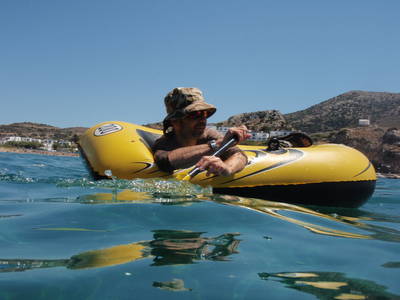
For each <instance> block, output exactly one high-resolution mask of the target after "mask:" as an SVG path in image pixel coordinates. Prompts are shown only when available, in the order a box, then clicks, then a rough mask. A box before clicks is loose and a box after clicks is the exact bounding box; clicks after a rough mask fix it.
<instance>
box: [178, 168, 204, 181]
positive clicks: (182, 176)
mask: <svg viewBox="0 0 400 300" xmlns="http://www.w3.org/2000/svg"><path fill="white" fill-rule="evenodd" d="M188 170H189V169H185V170H183V171H182V172H180V173H178V174H177V175H176V176H175V178H176V179H178V180H183V181H189V180H190V179H192V177H193V176H195V175H197V174H198V173H199V172H200V169H199V168H196V167H195V168H192V169H191V170H190V171H188Z"/></svg>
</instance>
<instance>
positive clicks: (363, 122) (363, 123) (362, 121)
mask: <svg viewBox="0 0 400 300" xmlns="http://www.w3.org/2000/svg"><path fill="white" fill-rule="evenodd" d="M358 125H359V126H369V125H370V122H369V119H359V120H358Z"/></svg>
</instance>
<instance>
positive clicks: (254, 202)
mask: <svg viewBox="0 0 400 300" xmlns="http://www.w3.org/2000/svg"><path fill="white" fill-rule="evenodd" d="M157 196H158V197H157ZM166 196H167V194H163V196H162V197H160V195H155V194H153V193H149V192H137V191H133V190H128V189H126V190H122V191H120V192H117V191H114V192H112V193H97V194H92V195H84V196H80V197H79V198H78V199H76V200H75V201H76V202H79V203H86V204H96V203H121V202H124V203H126V202H131V203H160V204H165V205H191V203H193V202H196V201H213V202H216V203H220V204H224V205H233V206H239V207H243V208H247V209H251V210H254V211H258V212H260V213H263V214H267V215H269V216H272V217H275V218H279V219H281V220H284V221H287V222H290V223H293V224H296V225H299V226H302V227H303V228H305V229H307V230H310V231H311V232H313V233H317V234H324V235H330V236H337V237H345V238H354V239H376V240H382V241H390V242H400V231H398V230H396V229H392V228H388V227H383V226H377V225H373V224H368V223H367V222H369V221H377V222H393V223H398V222H399V221H398V220H397V219H395V218H393V217H392V218H391V219H390V220H389V219H388V218H390V217H389V216H382V215H372V214H371V213H369V214H368V215H367V214H366V213H363V212H362V211H360V210H355V209H352V210H349V209H343V210H340V209H335V210H333V209H331V208H318V210H319V211H317V210H313V209H311V208H305V207H302V206H297V205H293V204H288V203H281V202H274V201H266V200H260V199H254V198H244V197H238V196H227V195H213V196H209V195H208V194H207V195H204V194H197V195H196V196H195V197H193V196H192V197H190V198H187V197H183V196H182V195H181V194H174V193H172V194H169V196H168V197H166ZM282 212H291V213H296V218H294V217H288V216H285V215H284V214H283V213H282ZM338 212H343V215H340V214H338ZM346 214H347V216H346ZM301 215H305V216H312V217H315V221H316V222H317V221H318V219H320V220H324V221H330V222H331V224H332V226H333V227H334V226H335V225H340V226H343V225H346V226H349V228H350V229H352V228H353V229H356V230H357V231H359V230H363V231H364V232H371V234H359V233H354V232H347V231H343V230H338V229H334V228H328V227H327V226H321V225H318V224H314V223H310V222H305V221H302V220H301Z"/></svg>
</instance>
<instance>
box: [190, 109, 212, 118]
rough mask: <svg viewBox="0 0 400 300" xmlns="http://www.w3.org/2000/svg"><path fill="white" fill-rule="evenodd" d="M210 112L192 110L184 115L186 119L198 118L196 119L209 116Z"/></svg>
mask: <svg viewBox="0 0 400 300" xmlns="http://www.w3.org/2000/svg"><path fill="white" fill-rule="evenodd" d="M209 115H210V113H209V112H208V111H207V110H198V111H193V112H191V113H188V114H187V115H186V118H188V119H193V120H198V119H203V118H204V119H207V118H208V117H209Z"/></svg>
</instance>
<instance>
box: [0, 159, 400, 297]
mask: <svg viewBox="0 0 400 300" xmlns="http://www.w3.org/2000/svg"><path fill="white" fill-rule="evenodd" d="M0 192H1V193H0V299H135V298H144V299H153V298H154V299H156V298H160V297H162V298H163V299H188V298H190V299H289V298H291V297H292V298H293V299H400V284H399V278H400V255H399V253H400V247H399V245H400V244H399V242H400V224H399V223H400V217H399V213H400V205H399V200H400V180H391V179H379V180H378V183H377V189H376V192H375V194H374V195H373V197H372V198H371V199H370V200H369V201H368V202H367V203H366V204H365V205H364V206H362V207H360V208H359V209H340V208H323V207H301V206H295V205H289V204H284V203H277V202H268V201H261V200H257V199H250V198H239V197H232V196H225V195H214V194H212V191H211V190H210V189H203V188H200V187H198V186H195V185H191V184H190V183H182V182H177V181H166V180H134V181H127V180H115V181H99V182H92V181H91V180H90V178H89V177H88V174H87V172H86V170H85V169H84V167H83V165H82V163H81V161H80V159H78V158H75V157H52V156H42V155H29V154H13V153H0Z"/></svg>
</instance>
